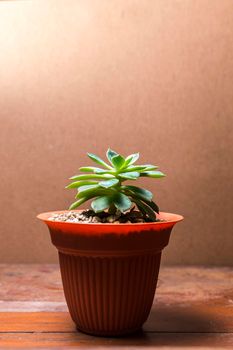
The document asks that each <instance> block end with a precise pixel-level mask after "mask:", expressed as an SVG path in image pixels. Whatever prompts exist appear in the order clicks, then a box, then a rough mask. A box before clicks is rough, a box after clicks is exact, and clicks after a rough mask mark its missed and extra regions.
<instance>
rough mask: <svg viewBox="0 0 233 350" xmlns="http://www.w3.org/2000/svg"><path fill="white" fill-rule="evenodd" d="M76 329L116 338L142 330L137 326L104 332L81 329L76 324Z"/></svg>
mask: <svg viewBox="0 0 233 350" xmlns="http://www.w3.org/2000/svg"><path fill="white" fill-rule="evenodd" d="M76 329H77V331H78V332H81V333H84V334H87V335H93V336H96V337H109V338H118V337H124V336H128V335H131V334H135V333H141V332H142V327H139V328H133V329H124V330H122V331H119V332H117V331H114V332H106V331H103V332H101V331H96V330H93V331H92V330H86V329H82V328H80V327H79V326H76Z"/></svg>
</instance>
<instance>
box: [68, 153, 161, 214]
mask: <svg viewBox="0 0 233 350" xmlns="http://www.w3.org/2000/svg"><path fill="white" fill-rule="evenodd" d="M87 155H88V157H89V158H90V159H91V160H93V161H94V162H95V163H97V164H98V165H100V166H101V168H100V167H94V166H87V167H81V168H79V170H80V171H81V172H83V173H84V174H79V175H75V176H72V177H71V178H70V180H72V182H71V183H70V184H69V185H68V186H66V188H76V189H77V190H78V192H77V194H76V197H75V198H76V201H75V202H74V203H72V204H71V206H70V208H69V210H73V209H75V208H77V207H79V206H80V205H81V204H83V203H84V202H86V201H88V200H90V199H93V198H94V200H93V201H92V203H91V207H92V209H93V211H94V212H95V213H101V212H103V211H106V210H108V212H109V213H110V214H115V213H116V211H120V212H121V213H125V212H127V211H128V210H130V209H132V205H133V203H134V204H135V205H136V206H137V208H138V210H139V211H140V212H141V213H142V214H143V217H145V219H147V221H155V220H156V214H155V212H156V213H159V208H158V205H157V204H156V203H155V202H154V201H153V200H152V199H153V194H152V193H151V192H150V191H148V190H146V189H144V188H140V187H137V186H132V185H126V184H125V181H127V180H133V181H135V180H137V179H138V178H139V177H150V178H161V177H164V176H165V175H164V174H163V173H162V172H161V171H159V170H158V167H157V166H155V165H150V164H146V165H135V162H136V161H137V160H138V158H139V153H135V154H131V155H129V156H128V157H126V158H124V157H123V156H122V155H120V154H118V153H116V152H114V151H113V150H111V149H108V151H107V153H106V156H107V159H108V162H105V161H104V160H102V159H101V158H99V157H98V156H96V155H95V154H92V153H87Z"/></svg>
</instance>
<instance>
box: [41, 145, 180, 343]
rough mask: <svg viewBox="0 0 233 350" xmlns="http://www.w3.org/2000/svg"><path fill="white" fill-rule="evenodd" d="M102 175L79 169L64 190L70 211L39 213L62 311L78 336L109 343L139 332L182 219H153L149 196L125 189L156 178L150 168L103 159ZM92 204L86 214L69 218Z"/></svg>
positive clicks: (113, 156)
mask: <svg viewBox="0 0 233 350" xmlns="http://www.w3.org/2000/svg"><path fill="white" fill-rule="evenodd" d="M88 157H89V158H90V159H92V160H93V161H94V162H95V163H97V164H98V165H99V166H101V167H93V166H88V167H82V168H80V169H79V170H80V171H81V172H83V174H79V175H75V176H73V177H71V178H70V179H71V180H72V182H71V183H70V184H69V185H68V186H67V188H72V189H77V194H76V201H75V202H74V203H73V204H72V205H71V206H70V208H69V210H63V211H56V212H48V213H42V214H40V215H38V218H39V219H41V220H42V221H44V222H45V223H46V224H47V226H48V228H49V231H50V235H51V240H52V243H53V244H54V245H55V247H56V248H57V249H58V253H59V262H60V269H61V276H62V281H63V287H64V294H65V298H66V301H67V305H68V308H69V311H70V314H71V317H72V319H73V321H74V322H75V323H76V325H77V329H78V330H80V331H83V332H85V333H89V334H94V335H103V336H116V335H123V334H127V333H132V332H135V331H137V330H139V329H140V328H141V327H142V325H143V323H144V322H145V321H146V319H147V317H148V315H149V312H150V309H151V306H152V303H153V298H154V293H155V289H156V284H157V279H158V273H159V267H160V258H161V252H162V249H163V248H164V247H165V246H166V245H167V244H168V241H169V237H170V233H171V230H172V228H173V226H174V225H175V224H176V223H177V222H178V221H181V220H182V219H183V217H182V216H180V215H176V214H170V213H162V212H159V208H158V206H157V204H156V203H155V202H154V201H153V195H152V193H151V192H150V191H148V190H146V189H143V188H140V187H137V186H133V185H128V184H125V182H126V180H133V181H136V180H137V179H138V178H139V177H150V178H162V177H164V176H165V175H164V174H163V173H162V172H161V171H159V170H158V167H157V166H154V165H150V164H146V165H135V162H136V161H137V160H138V158H139V154H138V153H136V154H132V155H130V156H128V157H126V158H124V157H123V156H122V155H120V154H118V153H116V152H114V151H112V150H110V149H109V150H108V151H107V158H108V162H105V161H103V160H102V159H100V158H99V157H97V156H96V155H94V154H90V153H88ZM90 199H92V203H91V209H88V210H75V209H76V208H77V207H79V206H80V205H81V204H83V203H85V202H86V201H88V200H90Z"/></svg>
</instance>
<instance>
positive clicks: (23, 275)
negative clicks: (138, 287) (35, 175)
mask: <svg viewBox="0 0 233 350" xmlns="http://www.w3.org/2000/svg"><path fill="white" fill-rule="evenodd" d="M232 276H233V272H232V269H231V268H200V267H172V268H167V267H165V268H162V269H161V272H160V276H159V283H158V289H157V293H156V299H155V303H154V305H153V307H152V311H151V313H150V316H149V319H148V321H147V322H146V323H145V325H144V331H143V332H142V333H140V334H138V335H135V336H130V337H125V338H100V337H91V336H88V335H85V334H82V333H80V332H77V331H76V329H75V325H74V323H73V322H72V320H71V318H70V316H69V314H68V312H65V311H66V310H67V307H66V304H65V300H64V295H63V289H62V283H61V278H60V272H59V267H58V266H57V265H6V264H4V265H0V280H1V289H0V348H1V349H6V348H17V347H21V348H35V347H43V348H46V347H48V348H50V347H56V348H59V349H62V348H64V349H67V348H72V347H74V346H75V347H78V348H82V347H85V348H87V347H88V349H90V348H91V347H93V348H94V347H96V346H98V347H99V348H100V349H101V348H105V349H106V348H112V347H117V348H118V347H120V348H121V349H124V348H128V347H140V348H145V347H160V346H161V347H163V350H164V349H176V348H177V349H178V348H180V347H182V348H184V349H195V348H198V349H199V350H200V349H202V348H203V349H204V348H205V349H213V348H214V349H226V348H230V349H232V348H233V338H232V337H233V310H232V307H233V277H232ZM16 286H17V288H16ZM9 311H10V312H9ZM32 311H39V312H32Z"/></svg>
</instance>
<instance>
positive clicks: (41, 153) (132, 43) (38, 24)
mask: <svg viewBox="0 0 233 350" xmlns="http://www.w3.org/2000/svg"><path fill="white" fill-rule="evenodd" d="M232 115H233V2H232V1H231V0H229V1H228V0H219V1H217V0H211V1H210V0H208V1H207V0H196V1H195V0H190V1H185V0H183V1H182V0H173V1H172V0H159V1H154V0H151V1H150V0H148V1H146V0H145V1H141V0H135V1H133V0H116V1H115V0H113V1H108V0H96V1H88V0H83V1H80V0H78V1H77V0H76V1H75V0H70V1H65V0H63V1H59V0H55V1H50V0H46V1H45V0H44V1H43V0H40V1H37V0H34V1H13V2H12V1H10V2H8V1H6V2H5V1H3V2H0V147H1V156H0V169H1V172H0V193H1V208H0V210H1V211H0V212H1V220H0V226H1V229H0V239H1V240H0V242H1V245H0V261H2V262H40V261H42V262H53V261H56V259H57V258H56V252H55V249H53V247H52V246H51V245H50V242H49V237H48V232H47V229H46V227H44V226H43V225H42V224H41V223H40V222H38V221H37V220H36V219H35V216H36V214H37V213H39V212H42V211H48V210H55V209H64V208H67V206H68V204H69V203H70V202H71V201H72V200H73V196H74V193H73V192H72V191H70V192H69V191H66V190H64V186H65V184H66V183H67V178H68V177H69V176H71V175H73V174H74V173H76V172H77V169H78V167H79V166H81V165H83V164H88V163H89V162H88V160H87V158H86V156H85V152H86V151H92V152H96V153H97V154H99V155H102V154H103V152H105V150H106V149H107V147H108V146H111V147H112V148H113V149H116V150H117V151H119V152H122V153H123V154H125V155H126V154H129V153H131V152H135V151H140V152H141V160H142V162H151V163H155V164H159V165H160V167H161V169H162V170H163V171H164V172H166V173H167V175H168V176H167V178H166V179H163V180H158V181H156V180H155V181H149V180H147V181H144V182H143V184H144V185H145V186H147V187H148V188H150V189H152V190H153V191H154V193H155V197H156V200H157V202H158V203H159V204H160V207H161V209H162V210H164V211H172V212H177V213H181V214H183V215H184V216H185V221H184V222H183V223H182V224H180V225H179V226H177V227H176V229H175V230H174V233H173V236H172V240H171V244H170V246H169V247H168V248H167V250H166V254H165V255H164V260H163V261H164V263H167V264H182V263H186V264H214V265H215V264H220V265H224V264H232V263H233V259H232V251H233V241H232V223H231V221H232V211H233V205H232V198H231V197H232V170H233V162H232V160H233V159H232V153H231V152H230V150H232V129H231V128H232Z"/></svg>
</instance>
